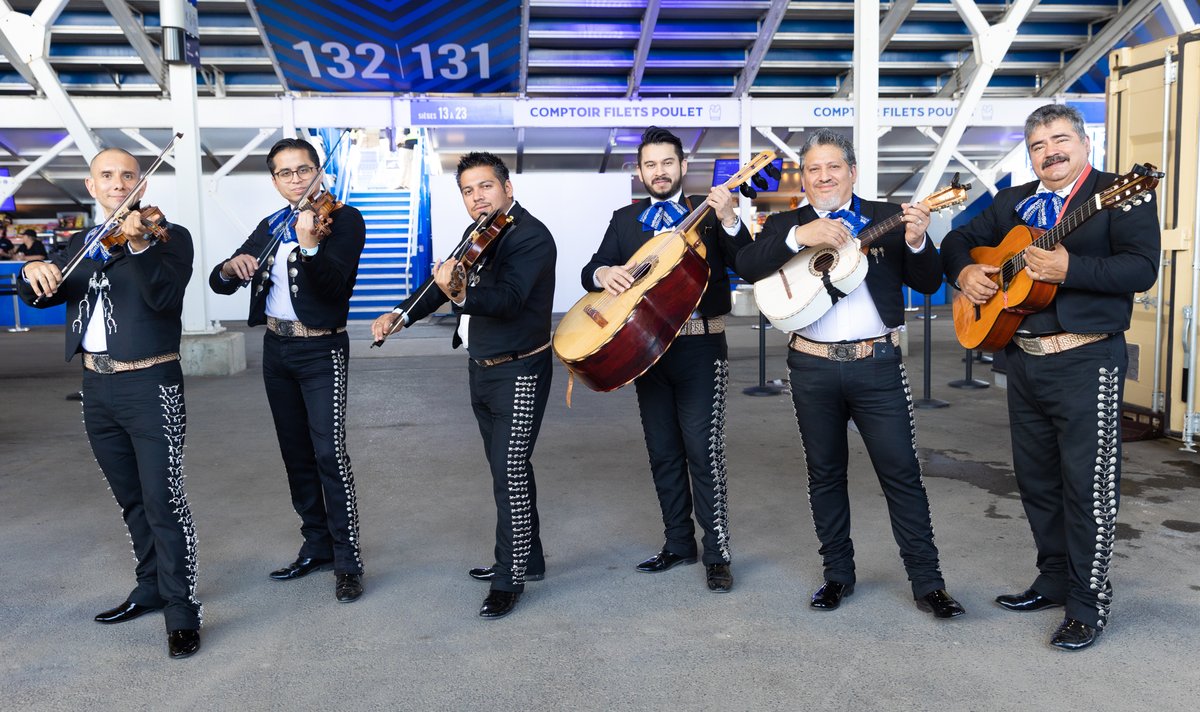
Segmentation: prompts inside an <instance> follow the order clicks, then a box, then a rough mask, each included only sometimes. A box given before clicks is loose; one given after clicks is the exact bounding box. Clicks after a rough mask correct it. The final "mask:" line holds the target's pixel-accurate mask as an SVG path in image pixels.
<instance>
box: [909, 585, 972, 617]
mask: <svg viewBox="0 0 1200 712" xmlns="http://www.w3.org/2000/svg"><path fill="white" fill-rule="evenodd" d="M916 601H917V608H920V609H921V610H922V611H925V612H926V613H932V614H933V615H935V616H937V617H938V618H957V617H958V616H961V615H963V614H964V613H966V612H967V609H965V608H963V607H962V606H961V605H960V604H959V602H958V601H956V600H954V598H953V597H952V596H951V595H950V594H948V593H946V589H944V588H939V589H938V590H936V591H930V592H929V593H927V594H925V595H924V596H921V597H920V598H918V599H916Z"/></svg>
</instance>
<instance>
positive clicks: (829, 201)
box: [808, 193, 846, 211]
mask: <svg viewBox="0 0 1200 712" xmlns="http://www.w3.org/2000/svg"><path fill="white" fill-rule="evenodd" d="M845 202H846V201H845V200H842V197H841V196H840V195H837V194H836V193H832V194H829V195H809V196H808V204H809V205H811V206H813V210H826V211H833V210H837V209H838V208H840V207H842V204H843V203H845Z"/></svg>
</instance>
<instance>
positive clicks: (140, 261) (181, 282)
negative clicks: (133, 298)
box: [126, 225, 192, 311]
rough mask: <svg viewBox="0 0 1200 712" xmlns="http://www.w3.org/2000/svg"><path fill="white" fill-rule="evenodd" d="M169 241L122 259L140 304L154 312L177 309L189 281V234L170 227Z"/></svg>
mask: <svg viewBox="0 0 1200 712" xmlns="http://www.w3.org/2000/svg"><path fill="white" fill-rule="evenodd" d="M169 234H170V236H171V239H170V240H165V241H160V242H158V243H157V244H154V245H151V246H150V247H148V248H147V249H146V250H144V251H142V252H139V253H137V254H130V255H127V256H126V259H128V260H129V265H130V271H131V272H132V273H133V275H134V278H135V280H136V282H137V285H138V291H139V292H140V293H141V295H142V301H144V302H146V306H148V307H150V308H151V309H152V310H154V311H166V310H168V309H179V308H180V307H181V305H182V304H183V292H184V290H185V289H186V288H187V284H188V280H190V279H191V278H192V235H191V233H190V232H188V230H187V228H184V227H181V226H179V225H171V226H170V233H169Z"/></svg>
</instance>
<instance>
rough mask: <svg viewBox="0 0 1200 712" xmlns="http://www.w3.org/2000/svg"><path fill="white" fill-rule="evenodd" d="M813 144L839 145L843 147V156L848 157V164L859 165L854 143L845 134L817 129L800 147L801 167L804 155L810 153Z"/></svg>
mask: <svg viewBox="0 0 1200 712" xmlns="http://www.w3.org/2000/svg"><path fill="white" fill-rule="evenodd" d="M813 146H837V147H838V148H840V149H842V158H844V159H846V165H848V166H851V167H853V166H856V165H858V159H857V158H855V156H854V144H853V143H851V142H850V139H848V138H846V136H845V135H844V134H840V133H838V132H837V131H830V130H829V129H817V130H816V131H813V132H812V133H811V134H809V135H808V140H806V141H805V142H804V145H803V146H801V147H800V167H801V168H803V167H804V157H805V156H806V155H808V151H809V149H811V148H812V147H813Z"/></svg>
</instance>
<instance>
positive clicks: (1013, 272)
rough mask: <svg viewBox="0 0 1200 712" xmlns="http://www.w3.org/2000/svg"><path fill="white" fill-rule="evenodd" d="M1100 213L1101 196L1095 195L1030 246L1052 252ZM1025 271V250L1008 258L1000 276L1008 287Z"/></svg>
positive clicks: (1001, 268) (1002, 266) (1001, 267)
mask: <svg viewBox="0 0 1200 712" xmlns="http://www.w3.org/2000/svg"><path fill="white" fill-rule="evenodd" d="M1098 212H1100V196H1099V195H1093V196H1092V197H1091V198H1089V199H1088V201H1087V202H1086V203H1084V204H1083V205H1080V206H1079V207H1078V208H1076V209H1075V210H1072V211H1071V212H1069V213H1067V216H1066V217H1064V218H1063V219H1061V220H1059V221H1058V222H1057V223H1055V224H1054V227H1052V228H1050V229H1049V230H1047V231H1045V232H1043V233H1042V234H1041V235H1039V236H1038V237H1037V239H1035V240H1034V241H1033V242H1031V243H1030V245H1031V246H1032V247H1038V248H1041V249H1043V250H1052V249H1054V246H1055V245H1057V244H1058V243H1060V242H1062V241H1063V238H1065V237H1066V236H1067V235H1069V234H1070V233H1071V232H1072V231H1073V230H1074V229H1075V228H1077V227H1079V226H1080V225H1082V224H1083V223H1084V222H1086V221H1087V220H1088V218H1090V217H1092V216H1093V215H1095V214H1096V213H1098ZM1026 249H1028V248H1026ZM1023 269H1025V250H1021V251H1020V252H1018V253H1017V254H1015V255H1013V256H1012V257H1010V258H1008V259H1007V260H1005V261H1004V264H1003V265H1001V266H1000V276H1001V277H1002V278H1003V280H1004V284H1005V285H1008V284H1009V283H1010V282H1012V280H1013V279H1015V278H1016V276H1017V275H1018V274H1019V273H1020V272H1021V270H1023Z"/></svg>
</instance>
